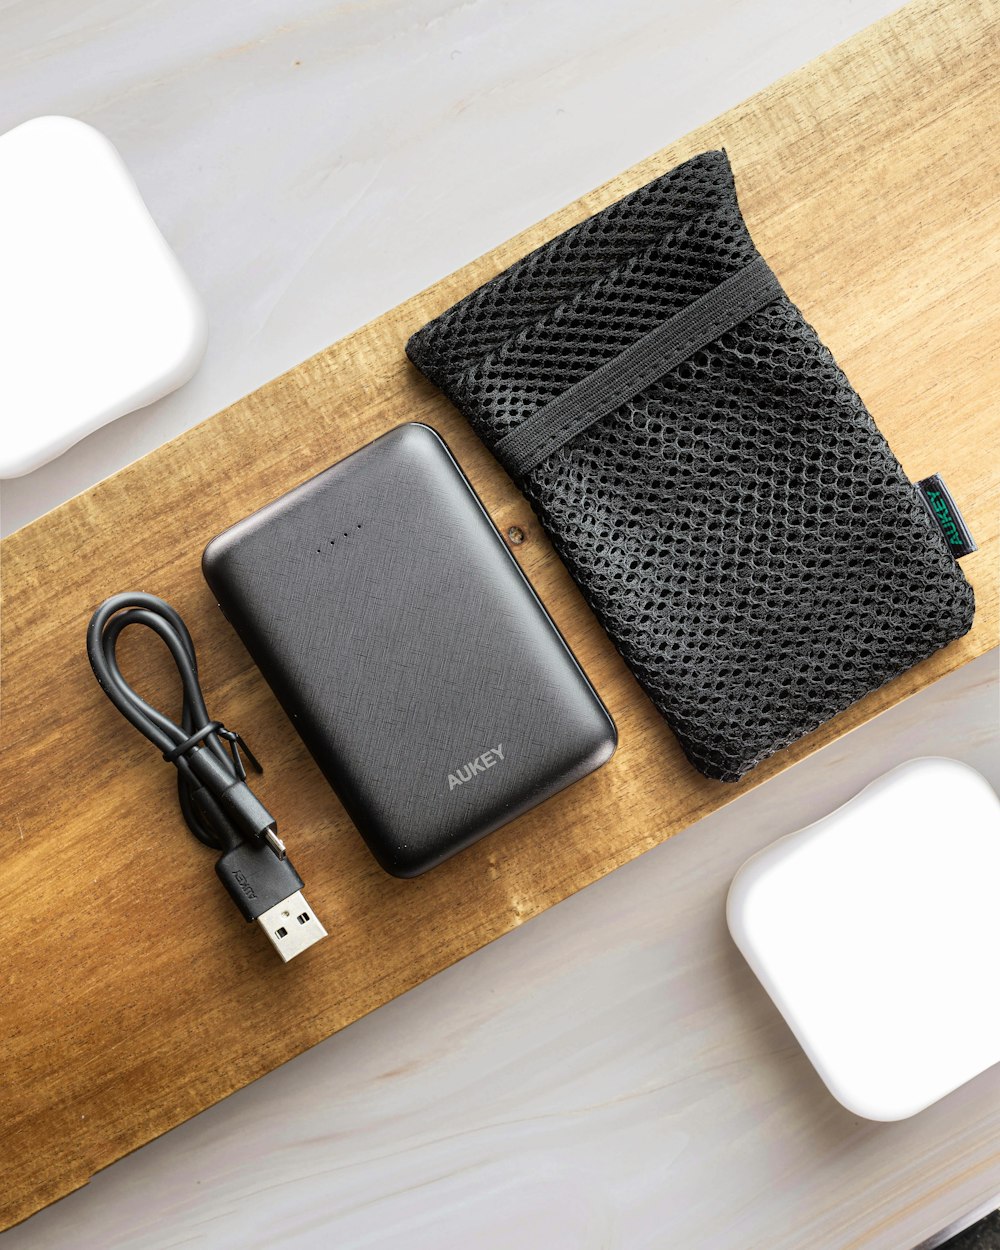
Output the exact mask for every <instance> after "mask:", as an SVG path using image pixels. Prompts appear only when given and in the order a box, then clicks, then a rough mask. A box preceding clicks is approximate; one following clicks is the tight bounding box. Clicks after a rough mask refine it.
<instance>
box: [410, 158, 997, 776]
mask: <svg viewBox="0 0 1000 1250" xmlns="http://www.w3.org/2000/svg"><path fill="white" fill-rule="evenodd" d="M406 350H407V354H408V355H409V357H410V359H411V360H412V361H413V363H414V364H415V365H416V366H417V368H418V369H420V370H421V371H422V372H423V373H424V374H426V376H427V377H428V378H430V379H431V380H432V381H433V382H434V383H436V384H437V385H438V386H439V387H440V388H441V389H442V390H443V391H444V392H445V393H446V394H447V395H448V396H449V398H450V399H451V400H452V401H453V402H454V403H455V404H456V405H457V406H458V407H459V408H460V409H461V411H462V412H463V413H464V414H465V416H466V417H467V418H468V420H469V421H470V422H471V424H472V426H473V428H474V429H475V430H476V432H477V433H478V435H479V436H480V437H481V438H482V439H483V441H484V442H485V443H486V444H487V445H488V446H489V447H490V448H491V449H492V451H493V452H494V454H495V455H496V456H497V458H498V459H499V460H500V462H501V463H502V464H503V465H504V467H505V468H506V469H507V471H508V472H509V473H510V475H511V476H512V477H513V479H514V481H515V482H516V483H517V484H518V485H519V486H520V487H521V489H522V490H523V491H524V493H525V495H526V496H527V498H528V499H529V500H530V502H531V504H532V505H533V507H534V509H535V511H536V512H537V514H538V517H539V519H540V520H541V523H542V525H543V526H544V527H545V530H546V531H547V532H548V534H549V536H550V537H551V539H552V541H553V543H554V544H555V546H556V549H557V550H558V552H559V554H560V555H561V557H562V558H563V560H564V561H565V563H566V564H567V566H568V568H569V570H570V572H571V573H572V575H573V577H574V578H575V580H576V582H577V583H578V585H579V586H580V588H581V590H582V591H583V593H584V595H585V596H586V598H587V600H588V602H589V603H590V605H591V607H592V608H593V609H594V611H595V612H596V614H597V616H598V617H599V619H600V621H601V623H602V625H603V626H604V628H605V629H606V630H607V632H608V634H609V635H610V636H611V638H612V640H613V641H614V643H615V645H616V646H617V648H618V650H619V651H620V652H621V654H622V656H623V657H624V658H625V660H626V662H627V663H628V665H629V666H630V668H631V669H632V671H633V672H634V673H635V675H636V677H637V678H638V680H639V682H640V683H641V684H642V686H643V687H644V689H645V690H646V692H647V693H648V695H649V697H650V698H651V699H652V700H653V702H654V704H655V705H656V707H657V708H658V709H659V711H660V712H661V713H662V714H663V715H664V716H665V717H666V719H667V720H668V721H669V723H670V725H671V727H672V728H673V730H674V731H675V733H676V734H677V736H678V738H679V739H680V741H681V744H682V746H683V748H684V751H685V752H686V754H687V756H688V758H689V759H690V760H691V762H692V763H693V764H694V765H695V767H696V768H698V769H700V770H701V771H702V772H703V773H705V774H706V775H708V776H709V777H716V778H719V779H722V780H726V781H732V780H736V779H737V778H739V777H741V776H742V775H743V774H744V773H745V772H747V770H748V769H750V768H752V767H754V765H756V764H758V763H759V762H760V761H761V760H763V759H766V758H767V757H768V756H769V755H771V754H772V753H773V752H774V751H777V750H778V749H779V748H781V747H783V746H786V745H787V744H788V743H790V742H792V741H794V740H795V739H796V738H798V737H800V736H801V735H802V734H804V733H807V732H808V731H809V730H811V729H814V728H815V727H816V726H818V725H820V724H821V723H822V722H823V721H825V720H827V719H828V718H829V717H831V716H833V715H834V713H836V712H839V711H840V710H841V709H843V708H845V707H847V705H848V704H850V703H852V702H853V701H854V700H855V699H858V698H860V697H861V696H862V695H864V694H865V693H867V692H868V691H870V690H873V689H875V688H876V687H878V686H880V685H882V684H883V683H884V682H886V681H888V680H889V679H890V678H892V677H895V676H896V675H897V674H899V673H901V672H902V671H903V670H904V669H906V668H908V667H909V666H910V665H912V664H914V663H915V662H916V661H918V660H920V659H922V658H923V657H925V656H927V655H930V654H931V652H933V651H935V650H936V649H937V648H939V647H941V646H944V644H945V643H947V642H949V641H951V640H952V639H954V638H957V637H959V636H960V635H962V634H964V633H965V632H966V631H967V630H968V629H969V627H970V625H971V623H972V615H973V596H972V590H971V587H970V586H969V584H968V583H967V581H966V580H965V578H964V576H963V575H962V573H961V571H960V570H959V568H958V566H957V564H956V563H955V560H954V559H953V557H952V555H951V553H950V551H949V549H948V547H947V545H946V543H945V541H944V539H943V537H942V533H941V531H940V529H939V527H938V526H937V525H936V523H935V522H934V520H933V519H932V518H931V516H930V514H929V512H928V510H927V508H926V507H925V506H924V504H923V502H922V500H921V498H920V496H919V494H918V492H917V489H916V487H915V486H914V485H913V484H912V483H911V482H910V481H908V480H907V478H906V476H905V475H904V473H903V471H902V469H901V468H900V465H899V463H898V461H897V460H896V458H895V457H894V456H893V454H892V452H891V451H890V450H889V447H888V445H887V444H886V441H885V439H884V438H883V437H882V435H881V434H880V432H879V431H878V429H877V428H876V426H875V424H874V422H873V421H872V418H871V417H870V416H869V414H868V412H867V410H866V409H865V406H864V404H863V403H862V402H861V400H860V399H859V398H858V396H857V395H856V394H855V392H854V390H853V389H852V388H851V385H850V383H849V382H848V381H847V379H846V378H845V376H844V375H843V373H841V371H840V369H839V368H838V367H837V364H836V362H835V361H834V359H833V357H832V356H831V354H830V352H829V351H828V350H827V349H826V348H825V347H824V346H823V344H822V343H821V342H820V341H819V339H818V337H817V335H816V333H815V331H814V330H813V329H812V328H811V327H810V326H809V325H808V324H807V323H806V321H805V320H804V319H803V317H802V314H801V313H800V312H799V310H798V308H796V307H795V305H794V304H792V303H791V301H790V300H789V299H788V297H787V296H786V295H785V294H784V292H783V291H782V289H781V287H780V285H779V284H778V282H777V279H776V278H775V277H774V275H773V274H772V273H771V271H770V269H769V268H768V266H767V264H766V262H765V261H764V260H763V259H762V258H761V257H760V255H759V254H758V252H757V250H756V248H755V247H754V245H753V242H752V240H751V238H750V235H749V233H748V231H747V228H746V226H745V224H744V222H743V218H742V216H741V215H740V211H739V206H738V204H737V201H736V192H735V187H734V185H733V179H732V173H731V171H730V167H729V162H728V160H727V158H726V156H725V153H723V152H706V153H704V154H703V155H701V156H697V157H695V158H694V159H692V160H689V161H687V162H686V163H685V164H683V165H680V166H678V167H677V168H676V169H674V170H671V171H670V172H669V173H666V174H664V175H663V176H662V177H660V178H657V179H656V180H655V181H654V182H651V183H649V185H648V186H645V187H642V188H640V189H639V190H638V191H635V192H633V193H632V194H631V195H629V196H627V197H626V198H625V199H623V200H620V201H619V202H618V203H616V204H612V205H611V206H610V207H608V208H606V209H604V210H603V211H602V212H600V213H598V214H596V215H595V216H594V217H591V218H590V219H589V220H587V221H584V222H582V223H581V224H580V225H578V226H574V227H573V228H572V229H571V230H568V231H566V233H565V234H562V235H560V236H559V237H558V238H555V239H553V240H552V241H551V242H550V243H547V244H545V245H544V246H542V247H540V248H539V249H538V250H537V251H535V252H532V253H531V254H530V255H528V256H526V257H525V258H524V259H523V260H521V261H518V262H517V264H515V265H513V266H511V268H510V269H508V270H506V271H505V272H504V273H501V274H500V275H499V276H498V277H496V278H494V279H492V281H490V282H488V283H486V285H485V286H483V287H481V288H480V289H479V290H477V291H475V292H473V293H472V294H471V295H469V296H468V297H467V298H465V299H463V300H462V301H461V302H460V303H458V304H456V305H455V306H454V307H453V308H451V309H449V310H448V311H447V312H445V313H444V314H443V315H442V316H440V317H438V318H437V319H436V320H434V321H432V322H431V323H430V324H429V325H427V326H425V327H424V329H422V330H421V331H419V332H418V333H417V334H415V335H414V336H413V337H412V338H411V339H410V341H409V343H408V344H407V349H406Z"/></svg>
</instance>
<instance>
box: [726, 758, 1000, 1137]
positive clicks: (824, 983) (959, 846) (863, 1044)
mask: <svg viewBox="0 0 1000 1250" xmlns="http://www.w3.org/2000/svg"><path fill="white" fill-rule="evenodd" d="M998 886H1000V800H998V799H997V796H996V794H994V792H993V790H992V788H991V787H990V785H989V784H988V783H987V782H986V781H985V780H984V779H983V778H982V777H981V776H980V775H979V773H977V772H976V771H975V770H974V769H972V768H970V767H968V766H967V765H965V764H961V763H958V762H957V761H955V760H948V759H918V760H912V761H910V762H909V763H907V764H904V765H902V766H901V767H899V768H896V769H894V770H893V771H892V772H889V773H887V774H886V775H885V776H883V777H880V778H879V779H878V780H877V781H875V782H873V783H872V784H871V785H870V786H868V787H867V789H865V790H863V791H862V792H861V794H859V795H858V796H857V797H856V798H854V799H852V800H851V801H850V802H849V803H847V804H846V805H845V806H844V807H841V808H840V809H839V810H838V811H836V812H834V813H833V814H832V815H830V816H827V817H826V818H825V819H823V820H821V821H818V822H817V823H816V824H814V825H811V826H810V827H809V828H807V829H803V830H802V831H800V832H799V833H794V834H791V835H790V836H788V837H786V838H782V839H780V840H779V841H778V842H776V843H774V844H773V845H772V846H769V847H767V848H766V849H765V850H763V851H761V852H760V853H759V854H757V855H755V856H754V857H753V858H752V859H751V860H748V862H747V863H746V864H744V865H743V867H742V868H741V869H740V870H739V872H738V873H737V874H736V877H735V879H734V880H733V884H732V887H731V889H730V891H729V901H728V905H727V916H728V921H729V928H730V931H731V933H732V935H733V938H734V939H735V941H736V944H737V946H738V947H739V948H740V950H741V951H742V952H743V954H744V956H745V957H746V959H747V961H748V963H749V964H750V966H751V968H752V969H753V971H754V972H755V973H756V975H757V977H758V978H759V979H760V981H761V983H762V984H763V986H764V988H765V989H766V990H767V992H768V993H769V994H770V996H771V997H772V998H773V999H774V1002H775V1003H776V1005H777V1007H778V1009H779V1010H780V1011H781V1013H782V1015H783V1016H784V1017H785V1019H786V1020H787V1022H788V1024H789V1025H790V1026H791V1028H792V1031H793V1032H794V1033H795V1035H796V1037H797V1038H798V1040H799V1042H800V1043H801V1045H802V1047H803V1049H804V1050H805V1052H806V1054H807V1055H808V1056H809V1058H810V1059H811V1061H812V1063H813V1064H814V1065H815V1067H816V1070H817V1071H818V1072H819V1074H820V1076H821V1077H822V1078H823V1080H824V1081H825V1082H826V1084H827V1086H828V1087H829V1089H830V1092H831V1093H832V1094H833V1095H834V1097H835V1098H837V1099H838V1100H839V1101H840V1102H841V1103H843V1104H844V1106H845V1107H847V1108H848V1109H849V1110H850V1111H853V1112H855V1113H856V1114H858V1115H861V1116H865V1117H867V1118H868V1119H871V1120H900V1119H903V1118H904V1117H906V1116H910V1115H913V1114H915V1113H916V1112H918V1111H921V1110H922V1109H923V1108H924V1107H927V1106H929V1105H930V1104H931V1103H933V1102H936V1101H937V1100H938V1099H939V1098H943V1097H944V1095H945V1094H947V1093H949V1092H950V1091H951V1090H953V1089H955V1088H956V1087H957V1086H959V1085H962V1084H963V1083H964V1082H966V1081H968V1080H971V1078H972V1077H974V1076H976V1075H977V1074H978V1073H979V1072H982V1071H983V1070H984V1069H985V1068H988V1067H989V1066H990V1065H991V1064H994V1063H996V1062H997V1061H998V1060H1000V994H998V993H997V976H998V969H1000V923H998V904H997V891H998Z"/></svg>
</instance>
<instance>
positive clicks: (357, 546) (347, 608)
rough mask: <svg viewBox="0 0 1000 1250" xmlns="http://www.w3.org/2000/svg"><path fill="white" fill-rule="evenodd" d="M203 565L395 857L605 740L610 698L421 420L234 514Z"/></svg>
mask: <svg viewBox="0 0 1000 1250" xmlns="http://www.w3.org/2000/svg"><path fill="white" fill-rule="evenodd" d="M203 569H204V573H205V577H206V579H207V581H208V583H209V585H210V586H211V588H212V590H213V591H214V593H215V595H216V598H217V599H218V601H219V605H220V607H221V608H222V610H223V612H224V613H225V614H226V616H227V617H228V619H229V620H230V621H231V622H232V624H233V626H234V627H235V629H236V631H237V633H238V634H239V635H240V637H241V638H242V640H243V642H244V644H245V645H246V647H247V649H248V650H249V652H250V654H251V655H252V656H253V658H254V660H255V661H256V663H257V665H258V667H259V668H260V669H261V671H262V672H263V674H264V676H265V678H266V679H267V681H268V683H269V684H270V686H271V688H272V689H273V690H274V692H275V694H276V695H277V697H278V699H279V701H280V702H281V704H282V706H283V707H284V709H285V711H286V712H287V714H288V715H289V717H290V718H291V720H292V722H293V724H294V725H295V727H296V729H297V730H298V732H299V733H300V735H301V736H302V739H303V741H304V742H305V744H306V746H307V747H308V748H309V750H310V751H311V753H312V755H313V757H314V758H315V760H316V762H317V763H318V764H319V766H320V768H321V769H322V770H323V773H324V775H325V776H326V778H327V780H328V781H329V782H330V784H331V786H333V788H334V789H335V790H336V792H337V794H338V795H339V796H340V799H341V801H342V802H343V804H344V807H345V808H346V810H347V812H348V814H349V815H350V816H351V818H352V819H353V821H354V823H355V824H356V825H357V827H358V829H359V830H360V832H361V834H362V836H363V837H364V839H365V841H366V842H367V843H368V845H369V847H370V848H371V850H372V852H373V854H374V855H375V857H376V859H377V860H378V861H379V863H380V864H381V865H382V866H383V867H384V868H385V869H386V870H387V871H388V872H390V873H393V874H394V875H395V876H403V877H408V876H415V875H416V874H417V873H420V872H423V871H425V870H426V869H428V868H431V867H433V865H435V864H437V863H439V862H440V861H441V860H443V859H445V858H447V856H449V855H451V854H453V853H454V852H455V851H458V850H460V849H461V848H462V847H464V846H467V845H469V843H471V842H473V841H475V840H476V839H477V838H479V837H482V836H483V835H484V834H486V833H489V832H490V831H491V830H493V829H496V828H497V827H498V826H499V825H502V824H504V823H505V822H506V821H508V820H511V819H513V818H514V817H515V816H518V815H520V814H521V813H522V812H525V811H527V810H528V809H529V808H531V807H534V806H535V805H536V804H538V803H540V802H542V800H544V799H546V798H548V797H549V796H550V795H552V794H554V793H556V791H558V790H561V789H563V787H565V786H567V785H569V784H570V783H571V782H574V781H577V780H578V779H579V778H581V777H583V776H585V775H586V774H587V773H589V772H591V771H593V770H594V769H595V768H597V767H598V766H599V765H600V764H602V763H604V761H605V760H607V759H608V758H609V757H610V755H611V754H612V752H613V751H614V747H615V742H616V734H615V728H614V724H613V722H612V720H611V718H610V716H609V715H608V713H607V711H606V710H605V708H604V706H603V704H602V703H601V702H600V700H599V699H598V697H597V695H596V694H595V692H594V690H593V688H592V687H591V685H590V683H589V682H588V680H587V678H586V677H585V676H584V674H583V671H582V670H581V669H580V667H579V665H578V664H577V662H576V660H575V659H574V657H573V655H572V653H571V652H570V650H569V648H568V647H567V646H566V644H565V642H564V641H563V639H562V637H561V635H560V634H559V632H558V630H557V629H556V627H555V625H554V624H553V622H552V620H551V618H550V617H549V615H548V613H547V612H546V611H545V609H544V607H543V606H542V604H541V602H540V601H539V599H538V598H537V596H536V595H535V593H534V591H533V590H532V589H531V586H530V585H529V583H528V581H527V580H526V578H525V577H524V574H523V573H522V572H521V570H520V568H519V567H518V564H517V562H516V561H515V560H514V558H513V556H512V555H511V554H510V552H509V551H508V550H507V547H506V544H505V543H504V541H503V539H502V538H501V536H500V534H499V533H498V532H497V529H496V527H495V526H494V525H493V523H492V521H491V520H490V518H489V516H488V515H487V513H486V511H485V510H484V508H483V506H482V504H481V503H480V502H479V499H478V497H477V496H476V494H475V492H474V491H473V489H472V487H471V486H470V485H469V483H468V481H467V480H466V478H465V476H464V475H463V473H462V471H461V469H460V468H459V467H458V465H457V463H456V462H455V460H454V459H453V457H452V455H451V453H450V452H449V451H448V449H447V447H446V446H445V444H444V442H443V441H442V440H441V438H440V437H439V436H438V435H437V434H436V433H435V432H434V431H433V430H431V429H430V428H429V427H428V426H425V425H420V424H416V423H410V424H406V425H402V426H398V427H397V428H396V429H394V430H390V431H389V433H387V434H384V435H383V436H382V437H381V438H378V439H376V440H375V441H374V442H372V443H369V444H368V445H367V446H365V447H362V448H361V449H360V450H359V451H356V452H355V453H354V454H353V455H351V456H348V457H347V458H346V459H345V460H342V461H340V463H338V464H335V465H334V466H333V467H332V468H330V469H327V470H326V471H325V472H323V473H320V474H319V475H318V476H316V477H314V478H312V479H311V480H310V481H308V482H305V483H303V484H302V485H301V486H298V487H296V488H295V489H294V490H292V491H290V492H289V493H288V494H286V495H283V496H282V497H281V498H280V499H278V500H276V501H275V502H274V503H271V504H269V505H267V506H266V507H264V508H262V509H261V510H260V511H258V512H256V513H254V514H253V515H252V516H250V517H247V518H246V519H245V520H243V521H240V522H238V523H237V524H236V525H234V526H232V527H231V528H230V529H228V530H226V531H225V533H223V534H220V535H219V536H218V537H217V538H215V539H213V540H212V542H211V543H209V545H208V547H207V548H206V550H205V555H204V559H203Z"/></svg>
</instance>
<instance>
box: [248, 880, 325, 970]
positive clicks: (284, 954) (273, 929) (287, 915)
mask: <svg viewBox="0 0 1000 1250" xmlns="http://www.w3.org/2000/svg"><path fill="white" fill-rule="evenodd" d="M257 923H258V924H259V925H260V927H261V928H262V929H263V930H264V932H265V933H266V934H267V936H268V940H269V941H270V943H271V945H272V946H273V947H274V949H275V950H276V951H277V952H278V954H279V955H280V956H281V958H282V959H283V960H284V961H285V963H286V964H287V963H288V961H289V960H290V959H294V958H295V956H296V955H300V954H301V953H302V952H303V951H304V950H308V949H309V947H310V946H312V945H313V944H314V943H315V942H318V941H319V940H320V938H325V937H326V930H325V929H324V928H323V926H322V925H321V924H320V922H319V921H318V920H317V919H316V917H315V915H314V914H313V910H312V908H311V907H310V906H309V904H308V903H307V902H306V900H305V897H304V896H303V894H302V891H301V890H296V891H295V893H294V894H290V895H289V896H288V898H286V899H283V900H282V902H280V903H275V905H274V906H273V907H269V908H268V909H267V911H264V912H261V914H260V915H259V916H258V917H257Z"/></svg>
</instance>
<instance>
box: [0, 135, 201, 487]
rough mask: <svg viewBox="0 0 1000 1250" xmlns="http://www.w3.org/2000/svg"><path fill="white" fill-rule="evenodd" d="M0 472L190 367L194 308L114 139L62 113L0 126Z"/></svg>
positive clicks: (148, 395) (193, 363) (47, 454)
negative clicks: (2, 130) (0, 422)
mask: <svg viewBox="0 0 1000 1250" xmlns="http://www.w3.org/2000/svg"><path fill="white" fill-rule="evenodd" d="M0 274H2V280H0V413H2V414H3V432H2V438H0V477H17V476H19V475H20V474H22V473H29V472H30V471H31V470H33V469H37V468H38V467H39V466H40V465H42V464H44V463H45V462H46V461H48V460H51V459H52V458H53V457H54V456H57V455H59V454H60V453H61V452H63V451H65V450H66V448H67V447H71V446H72V445H73V443H75V442H77V441H78V440H79V439H81V438H83V436H84V435H85V434H89V433H90V432H91V431H92V430H95V429H97V428H98V426H101V425H104V424H105V423H106V422H108V421H111V420H114V418H115V417H120V416H122V415H123V414H124V413H126V412H131V411H132V410H133V409H135V408H141V407H143V406H144V405H145V404H148V403H151V402H152V401H153V400H155V399H159V398H160V397H161V396H163V395H166V394H167V393H168V392H169V391H172V390H174V389H175V388H176V387H178V386H180V385H181V384H182V383H183V382H186V381H187V379H188V378H189V377H190V376H191V374H192V373H193V372H194V371H195V369H196V368H197V366H198V363H199V361H200V360H201V357H202V354H203V352H204V349H205V339H206V324H205V314H204V311H203V309H202V306H201V302H200V301H199V299H198V297H197V295H196V294H195V292H194V290H193V288H192V287H191V284H190V282H189V281H188V279H187V277H186V276H185V274H184V272H183V270H182V269H181V267H180V265H179V264H178V262H177V259H176V257H175V256H174V254H173V253H172V252H171V250H170V248H169V247H168V246H167V244H166V242H165V240H164V239H163V236H162V235H161V234H160V232H159V230H158V229H157V227H156V224H155V223H154V221H153V219H152V218H151V217H150V215H149V212H148V211H147V209H146V206H145V204H144V203H143V201H142V197H141V196H140V194H139V191H138V188H137V187H136V185H135V183H134V182H133V180H132V177H131V175H130V174H129V172H128V169H127V168H126V167H125V164H124V163H123V161H122V159H121V157H120V156H119V155H118V153H117V151H116V150H115V148H114V147H113V146H112V145H111V143H109V142H108V140H107V139H105V137H104V136H103V135H102V134H100V133H99V132H98V131H96V130H94V129H93V128H92V127H91V126H87V125H85V124H84V123H83V122H79V121H74V120H73V119H72V118H69V117H38V118H35V119H34V120H33V121H29V122H25V123H24V124H23V125H21V126H17V127H15V129H13V130H10V131H8V132H7V133H6V134H5V135H2V136H0Z"/></svg>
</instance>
